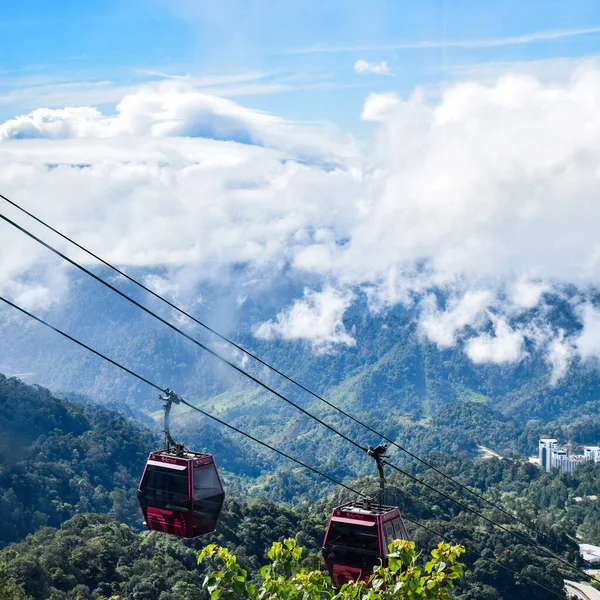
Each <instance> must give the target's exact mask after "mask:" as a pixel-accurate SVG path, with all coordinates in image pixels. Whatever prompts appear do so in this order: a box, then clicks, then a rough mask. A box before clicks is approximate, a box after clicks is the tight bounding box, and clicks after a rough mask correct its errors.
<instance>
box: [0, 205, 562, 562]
mask: <svg viewBox="0 0 600 600" xmlns="http://www.w3.org/2000/svg"><path fill="white" fill-rule="evenodd" d="M0 198H1V199H2V200H4V201H6V202H7V203H8V204H10V205H11V206H13V207H14V208H16V209H18V210H20V211H21V212H22V213H24V214H26V215H27V216H28V217H30V218H32V219H34V220H35V221H37V222H38V223H39V224H41V225H43V226H44V227H46V228H47V229H49V230H50V231H52V232H53V233H55V234H56V235H58V236H60V237H61V238H63V239H64V240H66V241H68V242H69V243H70V244H72V245H74V246H75V247H77V248H78V249H80V250H82V251H83V252H85V253H86V254H88V255H89V256H91V257H92V258H94V259H95V260H97V261H99V262H100V263H102V264H103V265H105V266H106V267H108V268H109V269H111V270H112V271H114V272H115V273H117V274H119V275H120V276H122V277H124V278H125V279H127V280H128V281H130V282H131V283H133V284H135V285H136V286H138V287H139V288H141V289H142V290H144V291H145V292H147V293H149V294H151V295H152V296H154V297H155V298H157V299H158V300H161V301H162V302H164V303H165V304H166V305H167V306H169V307H170V308H172V309H174V310H176V311H177V312H179V313H180V314H181V315H183V316H185V317H186V318H188V319H190V320H191V321H193V322H194V323H196V324H197V325H200V326H201V327H203V328H204V329H205V330H206V331H208V332H210V333H211V334H213V335H215V336H217V337H218V338H219V339H221V340H222V341H224V342H226V343H228V344H230V345H231V346H232V347H234V348H235V349H236V350H239V351H240V352H242V353H244V354H245V355H246V356H248V357H249V358H252V359H253V360H255V361H257V362H258V363H259V364H261V365H263V366H264V367H266V368H267V369H269V370H271V371H272V372H273V373H276V374H277V375H279V376H280V377H282V378H283V379H285V380H286V381H288V382H290V383H292V384H293V385H295V386H297V387H298V388H300V389H301V390H303V391H304V392H306V393H308V394H309V395H311V396H313V397H314V398H316V399H317V400H319V401H320V402H323V403H325V404H326V405H327V406H329V407H330V408H332V409H334V410H335V411H337V412H338V413H340V414H341V415H343V416H345V417H346V418H348V419H350V420H352V421H353V422H354V423H356V424H357V425H360V426H361V427H364V428H365V429H366V430H368V431H370V432H371V433H373V434H375V435H377V436H379V437H381V438H382V439H383V440H385V441H386V442H388V444H391V445H392V446H395V447H396V448H398V449H399V450H401V451H402V452H404V453H405V454H406V455H408V456H410V457H411V458H413V459H414V460H416V461H418V462H419V463H421V464H422V465H424V466H426V467H427V468H429V469H431V470H432V471H434V472H435V473H437V474H438V475H441V476H442V477H444V478H445V479H447V480H448V481H450V482H452V483H453V484H454V485H456V486H458V487H459V488H461V489H462V490H464V491H466V492H468V493H470V494H472V495H473V496H475V497H476V498H478V499H479V500H481V501H483V502H485V503H486V504H488V505H489V506H491V507H493V508H495V509H496V510H498V511H500V512H501V513H503V514H504V515H505V516H507V517H510V518H511V519H513V520H514V521H516V522H518V523H520V524H521V525H523V526H524V527H526V528H527V529H529V530H530V531H532V532H533V533H535V534H536V535H538V536H540V537H541V538H542V539H544V540H546V541H548V542H549V543H550V544H552V545H553V546H554V547H555V548H560V549H563V550H565V549H566V547H565V546H564V545H562V544H560V543H558V542H557V541H556V540H552V539H550V538H548V537H547V536H546V535H545V534H544V533H542V532H541V531H540V530H539V529H538V528H537V527H535V526H534V525H532V524H530V523H527V522H526V521H524V520H523V519H521V518H519V517H518V516H517V515H515V514H513V513H512V512H510V511H509V510H506V509H505V508H503V507H502V506H500V505H499V504H498V503H497V502H494V501H492V500H490V499H489V498H486V497H485V496H484V495H483V494H481V493H479V492H478V491H476V490H474V489H473V488H471V487H470V486H468V485H466V484H463V483H461V482H460V481H459V480H458V479H456V478H454V477H452V476H451V475H448V474H447V473H445V472H444V471H442V470H441V469H439V468H438V467H436V466H435V465H434V464H432V463H431V462H429V461H427V460H426V459H424V458H421V457H419V456H418V455H416V454H414V453H413V452H411V451H410V450H409V449H408V448H406V447H404V446H402V445H401V444H399V443H398V442H396V441H394V440H392V439H391V438H389V437H387V436H386V435H384V434H382V433H380V432H379V431H377V430H375V429H374V428H373V427H371V426H370V425H368V424H367V423H365V422H364V421H362V420H360V419H359V418H357V417H355V416H353V415H352V414H350V413H349V412H347V411H345V410H344V409H342V408H340V407H339V406H336V405H335V404H333V403H332V402H330V401H329V400H327V399H325V398H323V397H322V396H321V395H319V394H317V393H316V392H314V391H312V390H311V389H309V388H308V387H306V386H304V385H303V384H302V383H300V382H298V381H296V380H295V379H293V378H292V377H290V376H288V375H286V374H285V373H283V372H282V371H280V370H279V369H277V368H276V367H274V366H272V365H270V364H269V363H268V362H266V361H265V360H263V359H261V358H260V357H259V356H257V355H256V354H254V353H252V352H250V351H249V350H246V349H245V348H244V347H243V346H241V345H239V344H237V343H236V342H235V341H233V340H232V339H230V338H228V337H227V336H225V335H223V334H221V333H219V332H218V331H216V330H215V329H213V328H212V327H210V326H209V325H207V324H206V323H204V322H202V321H201V320H200V319H198V318H196V317H194V316H193V315H191V314H190V313H188V312H187V311H185V310H183V309H181V308H180V307H178V306H177V305H176V304H174V303H173V302H171V301H169V300H168V299H167V298H165V297H164V296H162V295H160V294H159V293H157V292H155V291H154V290H152V289H151V288H149V287H147V286H146V285H144V284H143V283H141V282H140V281H138V280H137V279H135V278H134V277H132V276H131V275H128V274H127V273H125V272H124V271H122V270H120V269H119V268H118V267H116V266H114V265H113V264H111V263H110V262H108V261H106V260H104V259H103V258H101V257H100V256H98V255H97V254H95V253H94V252H92V251H91V250H88V249H87V248H86V247H84V246H82V245H81V244H79V243H78V242H76V241H75V240H73V239H72V238H70V237H69V236H67V235H65V234H64V233H62V232H61V231H59V230H58V229H56V228H54V227H52V226H51V225H49V224H48V223H46V222H45V221H44V220H43V219H40V218H39V217H37V216H36V215H34V214H33V213H31V212H30V211H28V210H26V209H25V208H23V207H22V206H20V205H19V204H17V203H16V202H14V201H13V200H10V199H9V198H7V197H6V196H4V195H2V194H0ZM63 258H64V257H63ZM127 298H129V297H127Z"/></svg>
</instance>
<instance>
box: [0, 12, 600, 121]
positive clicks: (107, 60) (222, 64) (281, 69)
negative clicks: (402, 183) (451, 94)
mask: <svg viewBox="0 0 600 600" xmlns="http://www.w3.org/2000/svg"><path fill="white" fill-rule="evenodd" d="M1 5H2V11H1V14H2V18H1V21H0V32H1V35H0V119H6V118H9V117H12V116H15V115H17V114H20V113H22V112H26V111H29V110H31V109H33V108H36V107H39V106H48V107H59V106H64V105H82V104H95V105H99V106H100V107H102V108H103V109H105V110H108V111H110V108H111V106H112V105H114V103H115V102H116V101H117V100H118V98H119V94H120V91H119V90H120V89H121V88H127V87H128V86H132V85H136V84H137V83H139V82H143V81H147V80H154V79H160V78H161V75H160V74H164V75H169V76H191V77H194V78H199V85H200V87H201V88H205V89H207V91H210V92H213V93H217V94H222V95H226V96H230V97H234V98H235V99H236V101H238V102H240V103H242V104H245V105H247V106H250V107H253V108H259V109H263V110H267V111H271V112H274V113H277V114H279V115H281V116H283V117H286V118H289V119H299V120H315V121H322V120H329V121H333V122H336V123H337V124H338V125H340V126H341V127H342V128H343V129H346V130H350V131H353V130H355V129H357V128H358V129H360V127H361V124H360V120H359V116H360V112H361V107H362V105H363V102H364V99H365V97H366V95H367V94H368V93H369V92H371V91H395V92H398V93H400V94H401V95H407V94H409V93H410V92H411V91H412V90H413V89H414V88H415V86H417V85H424V86H430V87H434V86H435V84H436V83H437V82H443V81H447V80H452V79H454V78H460V77H464V76H465V74H466V75H468V76H469V77H482V76H485V73H486V72H488V73H493V69H494V65H495V64H497V63H499V62H502V63H505V62H509V63H523V64H529V63H531V61H534V62H533V65H534V67H533V68H535V65H536V64H537V65H538V66H539V63H536V62H535V61H553V60H556V59H566V60H568V61H572V60H574V59H579V58H581V57H586V56H594V55H595V54H596V53H598V51H599V46H600V5H599V4H598V3H597V2H595V1H593V0H587V1H568V2H563V1H549V0H544V1H538V0H530V1H527V2H523V1H510V2H502V3H498V2H490V1H479V2H474V1H471V2H466V1H457V0H453V1H451V2H450V1H442V0H426V1H422V2H406V1H398V0H396V1H385V0H379V1H370V2H365V1H360V2H359V1H351V0H332V1H329V2H324V1H323V0H319V1H312V0H310V1H308V0H305V1H303V2H297V3H289V2H281V1H275V0H255V1H251V0H243V1H242V0H239V1H231V0H224V1H222V2H216V1H202V0H169V1H167V0H121V1H116V0H105V1H102V2H101V1H89V2H80V1H77V2H75V1H74V0H61V1H59V2H58V3H56V2H54V3H49V2H46V1H45V0H30V1H29V2H12V1H10V0H2V2H1ZM359 59H364V60H366V61H369V62H372V63H380V62H381V61H386V63H387V65H388V67H389V69H390V71H391V75H388V76H382V75H377V74H372V73H367V74H357V73H355V72H354V69H353V66H354V64H355V62H356V61H357V60H359ZM541 64H542V65H543V64H548V63H547V62H546V63H541ZM482 65H483V66H485V67H486V69H487V71H486V70H485V69H483V70H482ZM551 67H552V65H551V64H549V69H547V71H550V72H552V68H551Z"/></svg>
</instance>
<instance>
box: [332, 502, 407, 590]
mask: <svg viewBox="0 0 600 600" xmlns="http://www.w3.org/2000/svg"><path fill="white" fill-rule="evenodd" d="M394 539H405V540H406V539H408V532H407V531H406V527H405V526H404V521H403V520H402V515H401V514H400V511H399V510H398V507H396V506H380V505H379V504H373V503H365V502H352V503H349V504H344V505H343V506H338V507H337V508H334V509H333V511H332V513H331V517H330V519H329V525H328V526H327V531H326V533H325V539H324V541H323V558H324V559H325V562H326V563H327V568H328V570H329V575H330V577H331V579H332V581H333V583H334V585H335V586H336V587H338V588H339V587H341V586H342V585H343V584H344V583H347V582H348V581H351V580H353V581H359V580H362V581H366V580H367V579H368V578H369V577H370V575H371V574H372V573H373V567H375V566H376V565H378V564H380V562H381V563H382V564H383V565H386V563H387V558H386V557H387V554H388V545H389V544H390V542H391V541H392V540H394Z"/></svg>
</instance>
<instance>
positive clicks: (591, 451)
mask: <svg viewBox="0 0 600 600" xmlns="http://www.w3.org/2000/svg"><path fill="white" fill-rule="evenodd" d="M583 455H584V456H585V458H586V459H587V460H593V461H594V462H600V446H584V448H583Z"/></svg>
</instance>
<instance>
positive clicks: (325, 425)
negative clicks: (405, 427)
mask: <svg viewBox="0 0 600 600" xmlns="http://www.w3.org/2000/svg"><path fill="white" fill-rule="evenodd" d="M0 218H1V219H2V220H4V221H6V222H7V223H9V224H10V225H12V226H13V227H15V228H16V229H18V230H19V231H21V232H22V233H24V234H25V235H27V236H28V237H30V238H32V239H33V240H35V241H36V242H38V243H39V244H41V245H42V246H44V247H45V248H47V249H48V250H50V251H51V252H53V253H54V254H56V255H57V256H60V257H61V258H62V259H64V260H65V261H67V262H68V263H69V264H71V265H73V266H74V267H76V268H77V269H79V270H81V271H83V272H84V273H86V274H87V275H89V276H90V277H92V278H93V279H95V280H96V281H98V282H99V283H101V284H102V285H104V286H105V287H107V288H109V289H110V290H112V291H114V292H115V293H116V294H118V295H119V296H121V297H122V298H124V299H125V300H127V301H129V302H131V303H132V304H134V305H135V306H137V307H138V308H140V309H141V310H142V311H144V312H145V313H147V314H149V315H150V316H152V317H154V318H155V319H157V320H158V321H160V322H161V323H163V324H165V325H166V326H167V327H169V328H170V329H172V330H173V331H175V332H177V333H179V334H181V335H182V336H184V337H185V338H186V339H188V340H190V341H191V342H193V343H194V344H196V345H197V346H199V347H200V348H202V349H203V350H205V351H207V352H208V353H209V354H211V355H212V356H214V357H215V358H217V359H218V360H220V361H221V362H223V363H225V364H227V365H228V366H230V367H231V368H233V369H234V370H235V371H237V372H238V373H240V374H242V375H244V376H246V377H247V378H248V379H250V380H251V381H253V382H254V383H256V384H258V385H260V386H261V387H263V388H264V389H265V390H267V391H269V392H271V393H272V394H273V395H275V396H277V397H278V398H280V399H281V400H283V401H284V402H286V403H288V404H289V405H291V406H293V407H295V408H296V409H298V410H299V411H300V412H302V413H303V414H304V415H306V416H308V417H310V418H312V419H314V420H315V421H316V422H317V423H319V424H321V425H322V426H323V427H325V428H326V429H328V430H329V431H331V432H332V433H335V434H336V435H338V436H339V437H341V438H342V439H344V440H346V441H347V442H349V443H350V444H352V445H353V446H355V447H356V448H358V449H359V450H361V451H363V452H367V451H368V448H366V447H364V446H362V445H361V444H359V443H358V442H356V441H355V440H353V439H352V438H350V437H348V436H347V435H345V434H344V433H342V432H340V431H339V430H337V429H336V428H335V427H333V426H331V425H329V424H328V423H326V422H325V421H323V420H322V419H320V418H319V417H317V416H315V415H313V414H312V413H310V412H309V411H307V410H306V409H304V408H302V407H301V406H299V405H298V404H296V403H295V402H293V401H292V400H290V399H289V398H287V397H286V396H284V395H283V394H281V393H280V392H278V391H277V390H275V389H273V388H272V387H270V386H269V385H267V384H265V383H264V382H262V381H261V380H260V379H258V378H256V377H254V376H253V375H251V374H250V373H248V372H247V371H245V370H244V369H242V368H241V367H239V366H238V365H236V364H235V363H234V362H232V361H230V360H229V359H227V358H225V357H223V356H221V355H220V354H219V353H218V352H216V351H214V350H213V349H211V348H209V347H208V346H206V345H205V344H203V343H202V342H200V341H198V340H196V339H195V338H193V337H192V336H190V335H189V334H187V333H186V332H185V331H183V330H181V329H180V328H178V327H177V326H176V325H173V324H172V323H170V322H169V321H167V320H166V319H163V318H162V317H161V316H159V315H158V314H156V313H155V312H153V311H152V310H150V309H149V308H147V307H146V306H144V305H143V304H140V303H139V302H137V301H136V300H134V299H133V298H131V297H129V296H128V295H127V294H125V293H124V292H122V291H121V290H119V289H117V288H116V287H114V286H113V285H111V284H110V283H108V282H107V281H105V280H104V279H102V278H101V277H99V276H98V275H96V274H95V273H93V272H92V271H90V270H89V269H86V268H85V267H84V266H82V265H80V264H79V263H78V262H76V261H74V260H73V259H71V258H69V257H68V256H66V255H65V254H63V253H62V252H60V251H59V250H57V249H56V248H54V247H53V246H51V245H50V244H48V243H46V242H44V241H43V240H41V239H40V238H39V237H37V236H36V235H34V234H33V233H31V232H30V231H28V230H27V229H25V228H24V227H22V226H20V225H19V224H17V223H15V222H14V221H12V220H11V219H9V218H8V217H6V216H5V215H3V214H1V213H0ZM385 464H387V465H388V466H390V467H391V468H393V469H394V470H396V471H398V472H399V473H402V474H403V475H405V476H406V477H408V478H410V479H412V480H413V481H415V482H417V483H419V484H420V485H422V486H424V487H426V488H428V489H430V490H432V491H434V492H436V493H438V494H439V495H441V496H442V497H444V498H446V499H448V500H450V501H451V502H454V503H455V504H456V505H457V506H459V507H461V508H463V509H464V510H466V511H468V512H471V513H472V514H474V515H476V516H478V517H480V518H482V519H483V520H484V521H487V522H488V523H490V524H491V525H493V526H495V527H497V528H499V529H501V530H502V531H505V532H507V533H510V534H511V535H513V536H514V537H516V538H518V539H519V540H521V541H522V542H525V543H526V544H528V545H531V546H533V547H535V548H538V549H539V550H540V551H542V552H543V553H544V554H546V555H547V556H550V557H552V558H554V559H556V560H558V561H559V562H561V563H563V564H564V565H565V566H567V567H569V568H570V569H574V570H576V571H577V572H578V573H580V574H582V575H583V576H584V577H586V578H589V579H593V578H591V577H590V576H589V575H588V574H587V573H585V571H583V570H581V569H579V568H577V567H574V566H573V565H571V564H570V563H569V562H568V561H567V560H565V559H564V558H562V557H560V556H558V555H556V554H554V553H553V552H551V551H550V550H548V549H547V548H545V547H544V546H542V545H541V544H539V543H537V542H536V541H534V540H532V539H530V538H527V537H525V536H524V535H521V534H520V533H518V532H517V531H513V530H511V529H509V528H507V527H505V526H504V525H502V524H500V523H497V522H496V521H494V520H492V519H490V518H489V517H486V516H485V515H483V514H482V513H480V512H478V511H477V510H475V509H473V508H472V507H470V506H468V505H467V504H465V503H464V502H461V501H460V500H457V499H456V498H453V497H452V496H450V495H449V494H447V493H445V492H443V491H441V490H438V489H437V488H436V487H434V486H432V485H430V484H428V483H426V482H425V481H423V480H421V479H419V478H418V477H415V476H414V475H412V474H410V473H408V472H407V471H404V470H403V469H401V468H400V467H398V466H396V465H393V464H392V463H389V462H387V461H385Z"/></svg>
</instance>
